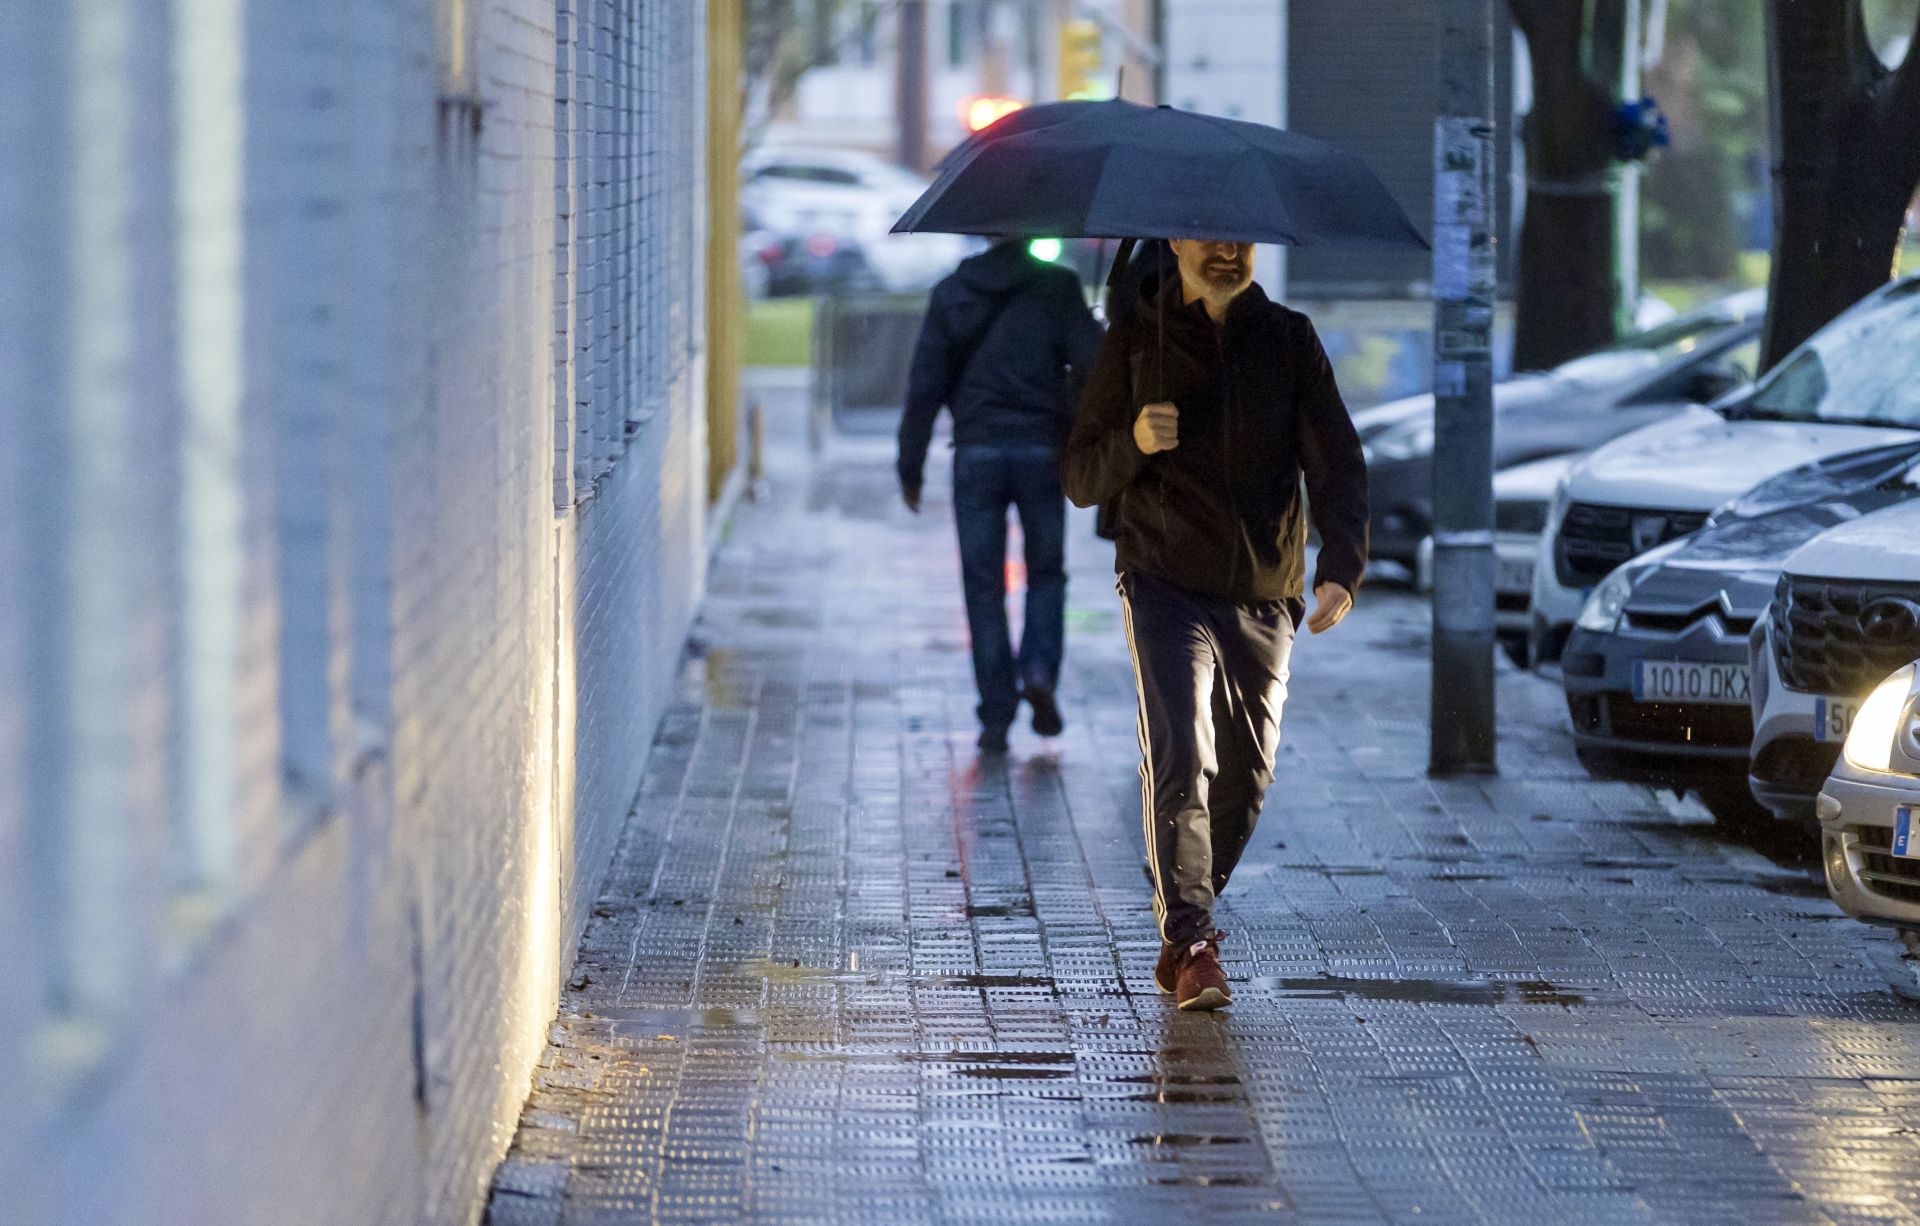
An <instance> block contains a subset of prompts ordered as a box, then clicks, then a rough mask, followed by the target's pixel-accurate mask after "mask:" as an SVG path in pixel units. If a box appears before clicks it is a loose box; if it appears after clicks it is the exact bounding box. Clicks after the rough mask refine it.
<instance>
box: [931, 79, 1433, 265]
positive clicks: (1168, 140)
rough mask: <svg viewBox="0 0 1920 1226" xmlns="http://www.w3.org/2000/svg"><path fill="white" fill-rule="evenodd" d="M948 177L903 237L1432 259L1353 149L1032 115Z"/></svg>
mask: <svg viewBox="0 0 1920 1226" xmlns="http://www.w3.org/2000/svg"><path fill="white" fill-rule="evenodd" d="M942 166H943V169H942V171H941V173H940V177H939V178H938V179H936V180H935V181H934V183H933V185H932V186H931V187H929V188H928V189H927V190H926V192H925V193H923V194H922V195H921V197H920V199H918V200H916V201H915V202H914V204H913V207H912V208H910V209H908V210H907V211H906V213H905V214H903V215H902V216H901V218H900V220H899V221H898V222H896V223H895V224H894V227H893V229H894V232H895V233H902V234H904V233H914V232H932V233H938V234H1043V235H1052V236H1056V237H1060V238H1168V237H1178V238H1216V239H1233V240H1238V241H1242V242H1260V243H1285V244H1289V245H1302V244H1307V243H1324V242H1338V241H1359V242H1378V243H1390V244H1395V245H1410V246H1416V247H1425V246H1426V241H1425V240H1424V239H1423V238H1422V237H1421V236H1420V232H1419V231H1418V230H1416V229H1415V228H1414V226H1413V223H1412V222H1410V221H1408V220H1407V215H1406V214H1405V213H1403V212H1401V211H1400V206H1399V205H1398V204H1396V203H1395V202H1394V199H1393V197H1392V196H1391V195H1390V194H1389V193H1388V192H1387V189H1386V187H1385V186H1384V185H1383V184H1382V183H1381V182H1380V180H1379V179H1378V178H1377V177H1375V175H1374V173H1373V172H1372V171H1371V170H1368V169H1367V167H1366V164H1365V163H1364V162H1362V161H1361V160H1360V159H1359V158H1358V157H1355V156H1354V155H1353V154H1351V153H1349V152H1347V151H1346V150H1344V149H1341V148H1339V147H1337V146H1335V145H1330V144H1328V143H1327V142H1325V141H1320V140H1315V139H1313V138H1312V137H1308V136H1301V135H1300V134H1298V133H1296V132H1286V131H1282V130H1281V129H1279V128H1270V127H1267V126H1265V125H1263V124H1255V123H1245V122H1242V121H1240V120H1236V119H1222V118H1219V117H1218V116H1214V115H1201V114H1198V113H1196V112H1193V111H1181V110H1175V109H1174V108H1172V107H1164V106H1161V107H1151V106H1141V105H1139V104H1138V103H1133V102H1123V101H1120V100H1118V99H1115V100H1113V101H1109V102H1055V103H1049V104H1047V105H1045V106H1036V107H1030V108H1027V109H1025V110H1020V111H1015V112H1013V113H1012V114H1010V115H1008V116H1005V117H1004V118H1002V119H1001V120H999V121H998V122H997V123H994V124H993V125H991V126H989V127H987V128H986V129H984V130H982V131H980V132H978V133H976V134H975V135H974V136H973V137H972V138H970V139H969V140H968V141H967V142H966V143H965V144H963V145H962V146H961V147H960V148H959V149H956V150H955V151H954V152H953V153H952V154H950V155H949V156H948V158H947V159H946V161H944V162H943V163H942Z"/></svg>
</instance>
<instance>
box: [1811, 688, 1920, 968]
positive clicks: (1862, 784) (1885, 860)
mask: <svg viewBox="0 0 1920 1226" xmlns="http://www.w3.org/2000/svg"><path fill="white" fill-rule="evenodd" d="M1844 746H1845V748H1844V750H1843V752H1842V753H1841V754H1840V756H1839V760H1838V761H1837V762H1836V763H1835V764H1834V768H1833V774H1832V776H1831V777H1830V778H1828V780H1827V782H1826V786H1825V787H1823V788H1821V789H1820V796H1819V800H1818V816H1819V819H1820V852H1821V854H1820V859H1821V862H1822V864H1823V865H1824V866H1825V868H1826V876H1827V892H1828V893H1829V894H1831V895H1833V900H1834V901H1835V902H1837V903H1839V904H1840V909H1841V910H1843V911H1845V912H1847V914H1849V915H1853V916H1856V917H1858V918H1860V919H1863V920H1868V921H1870V922H1872V923H1878V924H1888V925H1891V926H1893V927H1896V928H1903V929H1907V930H1909V931H1912V930H1916V929H1920V829H1916V826H1920V822H1917V821H1916V817H1917V816H1920V667H1916V665H1915V662H1914V661H1908V662H1907V663H1906V664H1904V665H1902V666H1901V667H1900V668H1898V669H1896V670H1894V671H1893V672H1892V673H1891V674H1890V675H1888V676H1887V677H1886V678H1884V679H1883V680H1881V681H1880V683H1879V684H1877V685H1875V686H1874V687H1873V689H1872V690H1871V691H1870V692H1869V693H1868V694H1867V698H1866V701H1865V702H1863V703H1862V704H1861V706H1860V711H1859V713H1858V714H1857V715H1856V716H1855V717H1854V720H1853V727H1852V728H1851V730H1849V731H1848V733H1847V738H1846V741H1845V742H1844Z"/></svg>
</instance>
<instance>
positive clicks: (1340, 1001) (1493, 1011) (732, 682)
mask: <svg viewBox="0 0 1920 1226" xmlns="http://www.w3.org/2000/svg"><path fill="white" fill-rule="evenodd" d="M837 447H838V450H837V451H836V452H835V453H834V454H833V456H832V457H831V458H830V459H829V460H828V461H827V462H825V463H823V464H822V465H821V466H820V467H818V468H817V469H814V470H812V471H811V473H809V471H808V470H806V469H805V468H804V467H803V466H800V465H798V464H797V462H796V461H795V460H793V459H792V458H791V457H789V458H788V460H786V461H785V464H786V465H787V466H786V467H784V468H778V467H777V468H776V470H775V472H774V482H773V488H774V493H775V496H774V498H773V499H772V500H771V501H770V502H768V503H766V504H763V505H760V506H756V507H751V508H748V509H747V510H746V511H744V512H743V518H742V520H741V522H740V523H739V524H738V525H737V527H736V530H735V532H734V533H733V536H732V538H731V540H730V541H729V543H728V544H727V546H726V547H725V548H724V549H723V550H722V552H721V554H720V555H719V557H718V559H717V562H716V565H715V569H714V571H713V574H712V577H711V582H710V594H709V598H708V601H707V604H706V608H705V612H704V615H703V618H702V621H701V625H700V627H699V631H698V635H699V641H700V643H701V644H703V645H704V646H703V648H702V649H701V650H700V651H698V652H696V653H694V654H693V655H692V656H691V657H690V659H689V664H688V670H687V674H686V677H685V681H684V691H683V697H682V701H681V703H680V704H679V706H678V707H676V709H675V711H674V712H673V713H672V714H671V715H669V717H668V720H667V723H666V725H665V726H664V727H663V730H662V734H661V737H660V739H659V741H658V742H657V744H656V746H655V749H654V753H653V756H652V758H651V759H650V760H649V764H648V770H647V776H646V778H647V782H646V786H645V790H644V792H643V794H642V795H641V797H640V798H639V803H638V806H637V809H636V812H635V814H634V817H633V819H632V821H631V823H630V826H629V829H628V830H627V832H626V836H625V839H624V841H623V844H622V846H621V850H620V852H619V855H618V858H617V861H616V863H615V865H614V867H613V870H612V873H611V876H610V879H609V881H608V883H607V885H606V888H605V894H604V897H603V900H602V904H601V906H600V907H599V908H597V909H596V912H595V919H594V921H593V923H592V925H591V926H590V928H589V930H588V932H587V934H586V937H585V940H584V942H583V944H582V947H581V950H580V957H579V963H578V965H577V967H576V969H575V975H574V978H573V986H572V987H570V989H569V990H568V991H567V993H566V994H565V999H564V1002H563V1006H562V1012H561V1015H560V1017H559V1018H558V1019H557V1021H556V1023H555V1025H554V1028H553V1043H552V1045H551V1046H550V1048H549V1050H548V1052H547V1055H546V1057H545V1059H544V1060H543V1062H542V1065H541V1068H540V1072H539V1077H538V1080H537V1083H536V1085H535V1087H534V1093H533V1097H532V1099H531V1100H530V1101H529V1104H528V1107H527V1111H526V1114H525V1117H524V1118H523V1121H522V1126H521V1128H520V1132H519V1135H518V1137H517V1138H516V1139H515V1141H514V1148H513V1151H512V1154H511V1155H510V1157H509V1160H508V1161H507V1163H506V1164H505V1165H503V1167H502V1168H501V1170H500V1173H499V1176H498V1178H497V1180H496V1187H495V1192H494V1199H493V1208H492V1211H491V1221H492V1222H493V1223H494V1226H532V1224H533V1223H540V1224H541V1226H553V1224H554V1223H565V1222H594V1223H602V1222H616V1221H618V1222H625V1221H652V1220H695V1221H713V1220H733V1219H737V1218H743V1217H752V1218H755V1219H766V1220H774V1221H801V1222H815V1221H846V1222H856V1221H868V1222H874V1223H888V1224H892V1223H904V1222H920V1221H954V1222H970V1221H1014V1220H1017V1221H1021V1222H1043V1221H1044V1222H1095V1221H1098V1222H1114V1221H1117V1222H1161V1221H1167V1220H1186V1219H1187V1217H1188V1216H1190V1215H1193V1214H1195V1213H1198V1214H1202V1215H1204V1220H1206V1221H1208V1222H1209V1223H1211V1222H1214V1221H1241V1220H1245V1221H1261V1222H1271V1221H1294V1222H1309V1223H1322V1222H1376V1221H1380V1222H1414V1221H1418V1222H1434V1221H1444V1222H1503V1223H1504V1222H1514V1223H1529V1224H1531V1223H1537V1222H1541V1221H1549V1220H1550V1221H1554V1222H1555V1223H1556V1224H1558V1223H1562V1222H1566V1223H1571V1222H1591V1223H1607V1224H1609V1226H1611V1224H1613V1223H1623V1222H1648V1223H1653V1222H1688V1223H1691V1222H1736V1221H1739V1222H1747V1223H1761V1222H1776V1221H1795V1222H1801V1221H1805V1222H1868V1221H1872V1222H1896V1221H1912V1220H1914V1219H1915V1218H1916V1217H1917V1216H1920V1025H1916V1023H1920V1005H1916V1003H1915V1002H1914V1001H1913V1000H1911V999H1909V997H1910V996H1911V995H1913V994H1914V988H1913V981H1912V975H1911V973H1910V971H1909V970H1908V968H1907V967H1906V966H1905V965H1904V964H1902V963H1901V962H1900V961H1899V952H1900V951H1899V946H1898V945H1897V943H1896V942H1895V941H1894V940H1893V939H1892V938H1891V937H1890V936H1888V935H1887V934H1884V933H1881V932H1878V931H1875V930H1872V929H1869V928H1866V927H1863V926H1861V925H1858V924H1855V923H1853V922H1852V921H1849V920H1846V919H1844V918H1843V917H1841V916H1840V914H1839V912H1837V911H1836V910H1834V909H1833V908H1832V906H1831V905H1830V904H1828V903H1827V902H1826V901H1825V899H1824V895H1823V893H1822V891H1821V889H1820V887H1819V883H1818V880H1817V879H1816V878H1814V877H1813V876H1811V875H1810V874H1809V873H1808V871H1807V868H1808V866H1809V864H1810V863H1811V862H1810V861H1809V860H1808V859H1807V858H1806V856H1805V854H1804V852H1803V851H1802V850H1800V849H1798V847H1797V844H1795V842H1794V841H1793V838H1792V837H1791V835H1790V834H1786V835H1783V834H1781V833H1780V832H1771V833H1769V834H1766V835H1764V836H1762V837H1758V838H1754V839H1750V840H1749V842H1748V843H1747V844H1745V845H1743V844H1741V843H1738V842H1734V841H1729V840H1728V839H1726V838H1724V837H1722V836H1720V835H1719V834H1717V833H1716V832H1715V831H1714V829H1713V828H1712V826H1711V825H1710V823H1708V822H1707V821H1706V820H1705V819H1704V816H1703V815H1702V814H1701V812H1700V811H1699V810H1697V809H1695V808H1693V807H1691V806H1681V805H1678V804H1677V803H1676V802H1674V801H1672V800H1671V798H1666V797H1661V796H1657V795H1655V794H1653V793H1650V792H1647V791H1644V790H1639V789H1633V788H1627V787H1622V786H1614V785H1601V784H1595V783H1592V782H1590V781H1588V780H1587V779H1586V778H1585V777H1584V776H1583V775H1582V773H1581V772H1580V771H1579V769H1578V767H1577V766H1575V765H1574V763H1573V758H1572V754H1571V751H1570V745H1569V743H1568V737H1567V734H1566V732H1565V726H1564V707H1563V706H1562V704H1561V700H1560V698H1559V696H1558V694H1557V692H1556V691H1555V690H1554V689H1553V688H1552V687H1551V686H1550V685H1549V684H1547V683H1544V682H1541V681H1538V680H1536V679H1532V678H1528V677H1523V676H1519V675H1516V674H1512V673H1509V672H1504V671H1503V672H1502V674H1501V680H1500V686H1501V689H1500V700H1501V704H1502V707H1501V709H1502V718H1503V733H1502V735H1503V740H1502V745H1501V764H1502V769H1503V773H1502V775H1501V776H1500V777H1498V778H1494V779H1476V780H1466V781H1443V782H1436V781H1432V780H1429V779H1427V778H1426V776H1425V772H1424V767H1425V753H1426V742H1425V736H1426V733H1425V726H1424V722H1423V719H1424V713H1425V711H1426V694H1425V675H1424V668H1423V661H1424V650H1425V649H1424V646H1423V644H1424V642H1425V634H1426V630H1425V624H1426V623H1425V620H1424V611H1423V609H1422V607H1421V606H1420V605H1419V603H1418V602H1416V601H1415V600H1414V599H1413V598H1411V597H1409V596H1406V595H1404V594H1400V593H1395V592H1392V591H1388V590H1384V589H1383V590H1374V589H1369V590H1368V591H1367V592H1366V593H1365V594H1364V596H1363V599H1362V601H1361V603H1360V606H1359V609H1358V610H1357V611H1356V613H1355V615H1354V618H1353V619H1352V620H1351V621H1350V622H1349V623H1348V624H1347V625H1346V626H1343V627H1342V628H1341V630H1340V631H1338V632H1336V633H1335V634H1332V635H1327V636H1322V637H1318V638H1314V639H1310V640H1307V641H1304V642H1303V643H1302V644H1301V646H1300V649H1299V652H1298V654H1297V656H1296V658H1295V661H1294V682H1293V690H1292V695H1291V697H1290V700H1289V703H1288V708H1287V715H1286V739H1285V743H1284V744H1283V747H1282V753H1281V757H1280V762H1279V768H1278V780H1277V782H1276V784H1275V787H1274V789H1273V793H1272V795H1271V797H1270V800H1269V803H1268V806H1267V811H1266V814H1265V817H1264V819H1263V823H1262V825H1261V827H1260V830H1259V832H1258V834H1257V835H1256V837H1255V840H1254V845H1253V847H1252V848H1251V849H1250V850H1249V852H1248V855H1247V859H1246V861H1245V863H1244V864H1243V865H1242V867H1241V869H1240V871H1239V872H1238V873H1237V874H1236V876H1235V878H1234V882H1233V885H1232V887H1231V889H1230V890H1229V893H1228V896H1227V898H1226V900H1225V903H1224V905H1223V907H1222V909H1221V912H1220V915H1219V917H1218V918H1219V920H1220V923H1221V925H1222V927H1224V928H1226V929H1227V930H1228V931H1229V932H1230V933H1231V936H1230V937H1229V939H1228V942H1227V944H1226V947H1225V958H1226V964H1227V970H1228V973H1229V975H1230V976H1231V977H1232V978H1233V980H1234V981H1235V994H1236V1004H1235V1006H1234V1008H1233V1009H1232V1010H1231V1011H1230V1012H1228V1013H1225V1014H1220V1015H1198V1014H1184V1013H1180V1012H1178V1011H1177V1010H1175V1009H1173V1008H1172V1007H1171V1006H1170V1005H1169V1004H1168V1002H1167V1001H1166V999H1165V998H1164V997H1162V996H1161V995H1160V994H1159V993H1158V992H1157V991H1156V990H1155V988H1154V986H1153V983H1152V980H1151V973H1152V967H1153V963H1154V959H1155V957H1156V955H1157V953H1158V937H1157V935H1156V933H1155V932H1154V929H1153V925H1152V919H1151V915H1150V911H1149V906H1148V898H1147V893H1146V888H1145V883H1144V880H1143V878H1142V876H1141V871H1140V850H1139V848H1140V835H1139V831H1138V814H1139V799H1138V794H1137V778H1136V776H1135V774H1134V766H1135V762H1136V756H1135V755H1136V750H1135V746H1134V711H1133V703H1132V693H1131V670H1130V666H1129V664H1128V662H1127V657H1126V654H1125V651H1124V646H1123V644H1122V642H1121V641H1120V638H1119V632H1118V629H1117V625H1116V623H1115V620H1114V607H1113V606H1114V599H1113V595H1112V582H1111V576H1110V574H1109V573H1106V572H1107V571H1108V568H1109V566H1110V557H1111V555H1110V554H1107V553H1104V552H1103V550H1104V548H1105V547H1103V546H1101V545H1100V544H1099V543H1098V542H1096V541H1094V540H1093V538H1092V537H1091V535H1090V534H1089V533H1087V532H1086V531H1085V528H1086V525H1085V524H1084V522H1081V521H1076V523H1077V531H1078V533H1079V534H1078V535H1077V536H1076V537H1075V539H1074V540H1073V542H1072V556H1073V560H1074V577H1073V582H1072V587H1071V598H1072V601H1073V607H1072V616H1071V618H1070V623H1071V629H1070V636H1071V637H1070V647H1069V667H1068V672H1067V675H1066V677H1065V679H1064V681H1063V686H1062V699H1063V703H1064V706H1065V710H1066V716H1067V719H1068V730H1067V733H1066V735H1065V736H1063V737H1062V738H1060V739H1059V741H1058V742H1057V743H1055V744H1053V745H1044V744H1042V743H1041V742H1040V741H1038V740H1037V739H1036V738H1034V737H1032V736H1031V735H1030V734H1028V733H1026V731H1025V730H1024V729H1021V730H1019V731H1017V733H1016V736H1015V742H1014V752H1013V753H1012V754H1011V755H1010V756H1009V757H1008V758H1006V759H1004V760H998V761H995V760H981V759H980V758H978V757H977V755H976V754H975V753H974V750H973V747H972V742H973V736H974V731H975V729H974V728H973V726H972V706H973V697H972V694H971V685H970V677H969V672H968V662H967V656H966V646H965V645H966V634H965V623H964V618H963V615H962V612H961V607H960V603H959V599H958V592H957V588H958V567H957V564H956V563H955V561H954V557H953V550H952V545H951V541H950V539H949V533H950V528H949V520H948V514H949V513H948V510H947V504H946V502H945V500H944V491H943V489H942V488H941V486H940V485H939V484H938V482H937V480H936V482H935V483H934V484H933V485H931V486H930V487H929V489H928V491H927V495H928V506H927V513H926V514H925V515H923V516H921V517H919V518H914V517H912V516H909V515H907V514H906V513H905V512H904V511H903V510H901V509H899V508H898V507H897V506H896V504H895V502H894V498H895V493H894V490H893V484H892V483H893V478H892V473H891V469H890V467H889V462H888V456H887V453H886V451H885V450H884V449H883V448H878V447H866V446H864V445H861V444H846V443H841V444H837Z"/></svg>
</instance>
